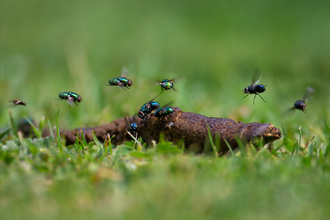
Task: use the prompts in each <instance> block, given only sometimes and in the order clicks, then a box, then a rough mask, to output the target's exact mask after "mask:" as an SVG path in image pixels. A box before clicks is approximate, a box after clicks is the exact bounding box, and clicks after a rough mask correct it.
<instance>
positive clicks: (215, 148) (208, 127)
mask: <svg viewBox="0 0 330 220" xmlns="http://www.w3.org/2000/svg"><path fill="white" fill-rule="evenodd" d="M207 133H208V135H209V139H210V143H211V146H212V149H213V153H214V156H215V157H218V156H219V155H218V152H217V147H216V146H215V145H214V143H213V139H212V135H211V130H210V126H209V125H208V124H207Z"/></svg>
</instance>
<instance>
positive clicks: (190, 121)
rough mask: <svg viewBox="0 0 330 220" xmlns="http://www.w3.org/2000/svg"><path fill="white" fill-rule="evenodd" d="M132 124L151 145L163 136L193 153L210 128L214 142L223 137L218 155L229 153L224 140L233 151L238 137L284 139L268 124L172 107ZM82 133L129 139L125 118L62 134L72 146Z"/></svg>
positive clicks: (200, 149) (89, 138)
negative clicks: (168, 112)
mask: <svg viewBox="0 0 330 220" xmlns="http://www.w3.org/2000/svg"><path fill="white" fill-rule="evenodd" d="M128 119H129V121H130V123H131V122H137V125H138V126H137V133H138V135H139V136H140V137H142V139H143V140H144V141H145V142H146V143H147V144H148V145H150V144H152V141H153V140H155V141H158V140H159V136H160V134H161V133H163V134H164V137H165V139H166V140H168V141H172V142H173V143H175V144H176V143H179V141H180V140H182V141H184V144H185V147H186V148H187V149H190V150H191V151H193V152H196V153H201V152H203V150H204V148H205V147H206V145H207V144H208V143H209V135H208V131H207V126H209V128H210V133H211V135H212V138H213V140H214V139H215V137H217V136H218V137H219V138H220V148H219V153H225V152H227V151H228V150H229V148H228V146H227V144H226V143H225V141H224V140H227V141H228V143H229V144H230V146H231V148H232V149H235V148H237V147H238V143H237V140H236V139H237V137H238V138H240V139H242V140H246V141H248V142H249V141H252V140H254V139H261V138H262V139H263V140H264V141H265V143H269V142H272V141H274V140H277V139H279V138H281V131H280V130H279V129H278V128H276V127H274V125H272V124H266V123H259V122H254V123H247V124H245V123H242V122H235V121H234V120H232V119H226V118H214V117H207V116H204V115H200V114H195V113H191V112H182V111H181V109H180V108H178V107H173V113H172V114H170V115H167V116H164V117H155V116H154V114H149V115H148V116H147V117H145V118H144V119H140V118H135V117H129V118H128ZM80 131H82V132H83V133H84V135H85V137H86V140H87V141H93V135H92V131H94V133H95V135H96V136H97V138H98V139H99V140H101V141H104V140H105V139H106V137H107V134H109V135H110V136H113V135H115V137H114V138H113V139H112V143H113V144H115V145H118V144H121V143H123V142H124V141H125V140H128V139H129V136H128V135H127V126H126V124H125V120H124V118H121V119H118V120H115V121H113V122H111V123H109V124H106V125H102V126H98V127H93V128H78V129H75V130H73V131H65V132H62V133H61V134H62V135H64V136H65V139H66V144H67V145H69V144H73V143H74V142H75V139H76V136H77V135H78V136H80Z"/></svg>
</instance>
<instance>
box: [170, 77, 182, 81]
mask: <svg viewBox="0 0 330 220" xmlns="http://www.w3.org/2000/svg"><path fill="white" fill-rule="evenodd" d="M181 78H183V76H178V77H175V78H173V79H170V82H175V80H177V79H181Z"/></svg>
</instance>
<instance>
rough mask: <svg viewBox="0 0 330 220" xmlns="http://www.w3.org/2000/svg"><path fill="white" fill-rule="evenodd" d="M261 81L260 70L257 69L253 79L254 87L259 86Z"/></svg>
mask: <svg viewBox="0 0 330 220" xmlns="http://www.w3.org/2000/svg"><path fill="white" fill-rule="evenodd" d="M260 80H261V76H260V69H256V71H255V74H254V76H253V79H252V84H251V85H252V86H255V85H257V84H258V83H259V82H260Z"/></svg>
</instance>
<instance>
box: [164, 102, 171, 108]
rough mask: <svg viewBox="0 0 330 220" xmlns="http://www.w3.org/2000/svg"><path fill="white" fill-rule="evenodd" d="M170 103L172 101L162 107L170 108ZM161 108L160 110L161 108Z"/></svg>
mask: <svg viewBox="0 0 330 220" xmlns="http://www.w3.org/2000/svg"><path fill="white" fill-rule="evenodd" d="M172 103H173V101H172V102H169V103H167V104H166V105H164V106H163V107H168V106H170V105H172ZM163 107H162V108H163Z"/></svg>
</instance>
